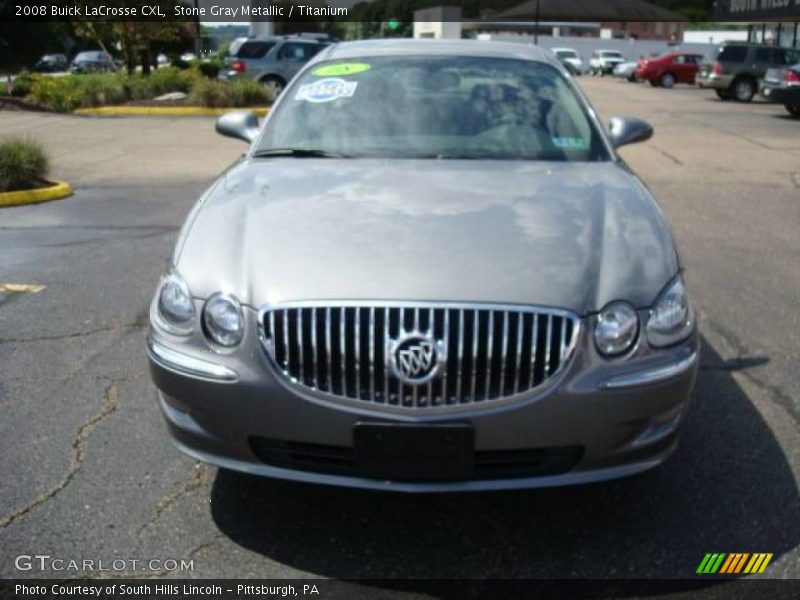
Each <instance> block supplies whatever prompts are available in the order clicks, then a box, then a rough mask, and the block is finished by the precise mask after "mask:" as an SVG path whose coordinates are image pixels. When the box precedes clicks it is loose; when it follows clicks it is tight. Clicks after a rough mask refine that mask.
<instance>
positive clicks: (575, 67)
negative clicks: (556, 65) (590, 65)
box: [551, 48, 586, 75]
mask: <svg viewBox="0 0 800 600" xmlns="http://www.w3.org/2000/svg"><path fill="white" fill-rule="evenodd" d="M551 52H552V53H553V54H554V55H555V57H556V58H557V59H558V62H560V63H561V64H562V65H564V68H565V69H566V70H567V71H569V72H570V73H571V74H572V75H583V74H584V73H585V72H586V67H585V66H584V64H583V60H582V59H581V55H580V54H578V52H577V51H576V50H575V49H574V48H553V49H552V50H551Z"/></svg>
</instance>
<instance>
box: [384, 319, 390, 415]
mask: <svg viewBox="0 0 800 600" xmlns="http://www.w3.org/2000/svg"><path fill="white" fill-rule="evenodd" d="M390 339H391V338H390V337H389V307H388V306H387V307H386V308H384V309H383V353H384V357H383V398H384V400H383V401H384V402H385V403H386V404H389V393H390V391H389V362H388V361H387V360H386V352H388V350H389V340H390Z"/></svg>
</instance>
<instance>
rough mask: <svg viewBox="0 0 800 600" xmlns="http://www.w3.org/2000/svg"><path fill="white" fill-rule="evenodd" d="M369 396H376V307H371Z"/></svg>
mask: <svg viewBox="0 0 800 600" xmlns="http://www.w3.org/2000/svg"><path fill="white" fill-rule="evenodd" d="M369 397H370V398H375V307H374V306H370V307H369Z"/></svg>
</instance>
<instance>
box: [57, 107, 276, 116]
mask: <svg viewBox="0 0 800 600" xmlns="http://www.w3.org/2000/svg"><path fill="white" fill-rule="evenodd" d="M237 110H240V111H250V112H254V113H256V115H258V116H259V117H263V116H265V115H266V114H267V112H269V109H268V108H205V107H203V106H98V107H96V108H78V109H76V110H74V111H73V114H76V115H90V116H96V117H156V116H158V117H218V116H220V115H224V114H225V113H228V112H233V111H237Z"/></svg>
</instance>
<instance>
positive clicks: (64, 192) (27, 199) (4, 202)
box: [0, 181, 72, 207]
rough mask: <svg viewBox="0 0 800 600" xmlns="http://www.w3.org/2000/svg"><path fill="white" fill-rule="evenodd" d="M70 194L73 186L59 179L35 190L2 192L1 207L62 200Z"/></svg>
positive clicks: (0, 193)
mask: <svg viewBox="0 0 800 600" xmlns="http://www.w3.org/2000/svg"><path fill="white" fill-rule="evenodd" d="M69 196H72V186H71V185H70V184H68V183H65V182H63V181H58V182H56V183H54V184H52V185H49V186H47V187H41V188H35V189H33V190H21V191H18V192H0V207H3V206H22V205H24V204H36V203H39V202H50V201H51V200H61V199H62V198H67V197H69Z"/></svg>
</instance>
